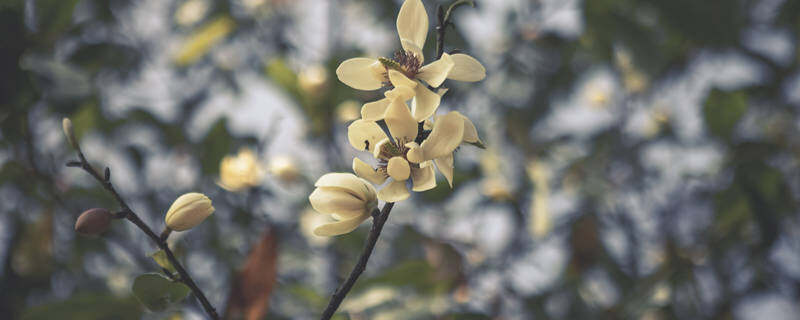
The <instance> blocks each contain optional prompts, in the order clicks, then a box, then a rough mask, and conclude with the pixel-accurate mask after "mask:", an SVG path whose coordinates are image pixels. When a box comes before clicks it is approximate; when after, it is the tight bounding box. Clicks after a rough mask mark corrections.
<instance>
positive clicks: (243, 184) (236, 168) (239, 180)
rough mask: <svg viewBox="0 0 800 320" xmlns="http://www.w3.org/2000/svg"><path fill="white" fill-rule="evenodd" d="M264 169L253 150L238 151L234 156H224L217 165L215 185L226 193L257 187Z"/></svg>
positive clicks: (242, 149)
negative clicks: (217, 172)
mask: <svg viewBox="0 0 800 320" xmlns="http://www.w3.org/2000/svg"><path fill="white" fill-rule="evenodd" d="M263 177H264V169H263V168H262V167H261V165H260V164H259V163H258V158H257V157H256V154H255V153H254V152H253V150H250V149H248V148H241V149H239V153H238V154H237V155H236V156H225V157H224V158H222V162H220V164H219V181H218V182H217V184H218V185H219V186H220V187H222V188H224V189H225V190H228V191H240V190H243V189H246V188H250V187H253V186H256V185H258V184H259V183H260V182H261V178H263Z"/></svg>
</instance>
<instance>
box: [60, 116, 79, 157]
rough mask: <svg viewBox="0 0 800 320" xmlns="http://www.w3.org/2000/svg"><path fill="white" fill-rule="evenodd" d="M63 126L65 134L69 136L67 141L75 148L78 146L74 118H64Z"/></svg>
mask: <svg viewBox="0 0 800 320" xmlns="http://www.w3.org/2000/svg"><path fill="white" fill-rule="evenodd" d="M61 128H62V129H64V136H66V137H67V142H69V145H71V146H72V147H73V148H76V149H77V148H78V144H77V140H76V139H75V132H74V131H73V130H72V120H69V118H64V120H61Z"/></svg>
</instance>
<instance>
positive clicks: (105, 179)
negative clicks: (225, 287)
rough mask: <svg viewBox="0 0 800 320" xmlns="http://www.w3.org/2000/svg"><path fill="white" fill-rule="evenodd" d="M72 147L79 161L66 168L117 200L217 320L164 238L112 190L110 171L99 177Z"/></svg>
mask: <svg viewBox="0 0 800 320" xmlns="http://www.w3.org/2000/svg"><path fill="white" fill-rule="evenodd" d="M74 147H75V151H77V152H78V158H80V161H79V162H69V163H67V166H70V167H80V168H81V169H83V171H86V172H87V173H89V175H91V176H92V177H94V178H95V180H97V182H100V184H101V185H102V186H103V188H105V189H106V191H108V192H109V193H111V195H112V196H114V199H116V200H117V203H118V204H119V206H120V207H122V212H123V213H124V218H125V219H127V220H128V221H130V222H131V223H133V224H134V225H136V226H137V227H139V229H140V230H142V232H144V233H145V234H146V235H147V236H148V237H150V239H151V240H153V242H155V243H156V245H157V246H158V248H159V249H161V250H164V253H166V255H167V259H168V260H169V262H170V263H171V264H172V266H173V267H175V271H177V272H178V275H179V278H178V279H177V281H180V282H182V283H183V284H185V285H186V286H187V287H189V289H191V290H192V293H193V294H194V296H195V297H197V300H199V301H200V304H201V305H202V306H203V309H205V311H206V313H208V316H209V317H211V319H215V320H217V319H219V315H217V311H216V310H215V309H214V306H212V305H211V303H210V302H208V299H207V298H206V296H205V294H203V291H202V290H200V288H199V287H198V286H197V284H195V282H194V280H192V277H191V276H189V273H188V272H186V269H184V268H183V265H181V263H180V261H178V259H177V258H176V257H175V254H173V253H172V250H170V249H169V246H168V245H167V241H166V237H165V238H164V239H162V238H161V237H159V236H158V234H156V233H155V232H153V229H150V227H148V226H147V224H145V223H144V221H142V219H141V218H139V216H138V215H136V213H134V212H133V210H131V208H130V207H129V206H128V204H127V203H126V202H125V200H123V199H122V197H121V196H120V195H119V193H117V190H116V189H114V186H113V185H112V184H111V181H110V176H111V174H110V173H111V170H110V169H108V168H106V169H105V171H104V174H103V175H101V174H100V173H99V172H97V170H95V168H94V167H93V166H92V165H91V164H89V161H87V160H86V157H85V156H84V155H83V151H81V148H80V146H79V145H78V144H77V143H75V144H74Z"/></svg>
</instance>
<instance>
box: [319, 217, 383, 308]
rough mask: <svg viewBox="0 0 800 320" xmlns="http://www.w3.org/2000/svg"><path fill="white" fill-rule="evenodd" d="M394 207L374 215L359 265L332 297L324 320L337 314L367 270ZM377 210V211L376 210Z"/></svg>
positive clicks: (357, 264)
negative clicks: (346, 297) (348, 294)
mask: <svg viewBox="0 0 800 320" xmlns="http://www.w3.org/2000/svg"><path fill="white" fill-rule="evenodd" d="M392 207H394V202H387V203H386V204H385V205H383V209H381V211H380V214H377V215H373V219H372V229H370V231H369V237H367V242H366V243H365V244H364V250H363V251H362V252H361V256H360V257H359V258H358V263H356V265H355V267H353V270H352V271H350V275H349V276H348V277H347V280H345V282H344V283H342V285H341V286H339V288H338V289H336V291H335V292H334V293H333V296H331V300H330V302H328V306H327V307H326V308H325V311H323V312H322V317H320V319H322V320H329V319H330V318H331V317H332V316H333V313H334V312H336V309H338V308H339V305H340V304H342V301H343V300H344V297H345V296H347V293H348V292H350V289H352V288H353V285H354V284H355V283H356V280H357V279H358V277H359V276H361V273H363V272H364V270H365V269H366V268H367V261H369V257H370V255H372V249H374V248H375V243H377V242H378V237H379V236H380V235H381V230H383V225H384V224H385V223H386V220H387V219H389V213H390V212H391V211H392ZM376 210H377V209H376Z"/></svg>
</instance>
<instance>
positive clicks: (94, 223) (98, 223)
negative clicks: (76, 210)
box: [75, 208, 112, 236]
mask: <svg viewBox="0 0 800 320" xmlns="http://www.w3.org/2000/svg"><path fill="white" fill-rule="evenodd" d="M111 218H112V215H111V212H109V211H108V210H106V209H103V208H94V209H89V210H86V211H84V212H83V213H81V215H80V216H79V217H78V221H76V222H75V232H77V233H80V234H82V235H85V236H97V235H100V234H102V233H104V232H106V231H107V230H108V228H109V227H110V226H111Z"/></svg>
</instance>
